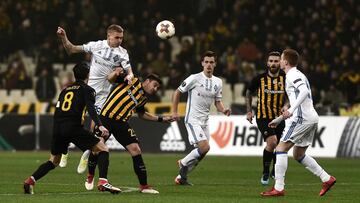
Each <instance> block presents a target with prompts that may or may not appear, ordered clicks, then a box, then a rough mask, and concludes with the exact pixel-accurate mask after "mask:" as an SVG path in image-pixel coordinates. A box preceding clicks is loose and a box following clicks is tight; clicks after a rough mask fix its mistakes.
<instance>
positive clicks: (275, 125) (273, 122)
mask: <svg viewBox="0 0 360 203" xmlns="http://www.w3.org/2000/svg"><path fill="white" fill-rule="evenodd" d="M283 120H284V117H283V116H282V115H280V116H279V117H277V118H275V119H274V120H272V121H271V122H270V123H269V125H268V126H269V127H270V128H276V127H277V126H278V125H279V123H280V122H281V121H283Z"/></svg>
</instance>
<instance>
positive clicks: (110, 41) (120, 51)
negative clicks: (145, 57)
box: [57, 24, 134, 173]
mask: <svg viewBox="0 0 360 203" xmlns="http://www.w3.org/2000/svg"><path fill="white" fill-rule="evenodd" d="M57 35H58V36H59V38H60V39H61V41H62V44H63V45H64V48H65V50H66V52H67V53H68V54H73V53H82V52H86V53H91V55H92V60H91V63H90V76H89V82H88V85H89V86H91V87H92V88H94V89H95V92H96V98H95V108H96V110H97V112H100V110H101V108H102V106H103V104H104V102H105V100H106V98H107V96H108V94H109V93H110V90H111V84H112V83H114V81H115V79H116V77H117V76H119V75H120V74H122V73H123V72H126V73H127V75H126V76H125V80H126V81H128V83H131V81H132V79H133V78H134V74H133V72H132V69H131V65H130V61H129V54H128V53H127V50H126V49H124V48H123V47H121V46H120V45H121V43H122V41H123V38H124V30H123V28H122V27H121V26H119V25H115V24H113V25H110V26H109V27H108V28H107V39H105V40H99V41H91V42H89V43H87V44H84V45H74V44H73V43H71V42H70V41H69V40H68V38H67V35H66V31H65V30H64V29H63V28H61V27H58V29H57ZM91 128H92V129H93V122H92V127H91ZM89 154H90V151H85V152H84V154H83V156H82V157H81V160H80V163H79V166H78V173H83V172H85V170H86V167H87V162H88V157H89ZM66 162H67V154H66V155H63V156H62V159H61V162H60V166H62V167H65V166H66Z"/></svg>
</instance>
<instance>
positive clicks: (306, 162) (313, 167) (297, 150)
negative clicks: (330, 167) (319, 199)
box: [293, 146, 336, 196]
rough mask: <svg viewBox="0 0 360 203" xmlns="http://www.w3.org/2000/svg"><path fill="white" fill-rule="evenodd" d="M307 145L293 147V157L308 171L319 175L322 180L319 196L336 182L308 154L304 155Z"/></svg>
mask: <svg viewBox="0 0 360 203" xmlns="http://www.w3.org/2000/svg"><path fill="white" fill-rule="evenodd" d="M306 149H307V147H298V146H295V147H294V151H293V153H294V159H295V160H297V161H298V162H299V163H300V164H302V165H303V166H305V168H306V169H308V170H309V171H310V172H312V173H313V174H314V175H316V176H317V177H319V178H320V179H321V181H322V182H323V186H322V189H321V191H320V193H319V195H320V196H323V195H325V194H326V192H327V191H329V190H330V188H331V187H332V186H333V185H334V184H335V183H336V178H335V177H333V176H330V175H329V174H328V173H327V172H326V171H325V170H324V169H323V168H322V167H321V166H320V165H319V164H318V163H317V162H316V160H315V159H314V158H312V157H311V156H309V155H306V154H305V152H306Z"/></svg>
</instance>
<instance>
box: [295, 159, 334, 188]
mask: <svg viewBox="0 0 360 203" xmlns="http://www.w3.org/2000/svg"><path fill="white" fill-rule="evenodd" d="M298 161H299V162H300V163H301V164H302V165H304V166H305V168H306V169H307V170H309V171H311V172H312V173H313V174H314V175H316V176H317V177H320V179H321V181H322V182H326V181H328V180H330V175H329V174H328V173H326V171H325V170H324V169H323V168H322V167H321V166H320V165H319V164H318V163H317V162H316V160H315V159H314V158H312V157H311V156H308V155H304V157H303V158H302V159H301V160H298Z"/></svg>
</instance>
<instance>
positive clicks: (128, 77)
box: [124, 73, 134, 85]
mask: <svg viewBox="0 0 360 203" xmlns="http://www.w3.org/2000/svg"><path fill="white" fill-rule="evenodd" d="M133 79H134V74H132V73H129V74H127V75H126V76H125V79H124V80H125V81H127V83H128V84H129V85H130V84H132V80H133Z"/></svg>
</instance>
